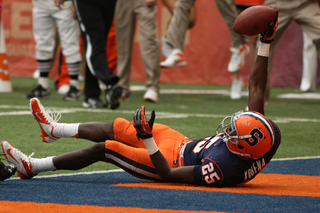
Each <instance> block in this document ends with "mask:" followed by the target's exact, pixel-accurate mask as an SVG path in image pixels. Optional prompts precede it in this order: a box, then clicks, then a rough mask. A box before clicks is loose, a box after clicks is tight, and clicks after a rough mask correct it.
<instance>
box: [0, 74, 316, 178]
mask: <svg viewBox="0 0 320 213" xmlns="http://www.w3.org/2000/svg"><path fill="white" fill-rule="evenodd" d="M11 82H12V86H13V92H12V93H0V97H1V98H0V115H1V123H0V130H1V134H0V137H1V141H3V140H7V141H9V142H10V143H11V144H12V145H14V146H15V147H17V148H19V149H20V150H21V151H23V152H24V153H26V154H31V153H32V152H35V155H34V157H38V158H41V157H46V156H53V155H59V154H62V153H65V152H68V151H72V150H77V149H81V148H84V147H87V146H90V145H92V142H90V141H85V140H81V139H69V138H63V139H60V140H58V141H56V142H54V143H51V144H46V143H43V142H42V138H41V137H40V128H39V126H38V124H37V122H36V121H35V120H34V119H33V117H32V116H30V111H29V100H28V99H25V98H24V95H25V93H27V92H29V91H30V90H31V89H32V88H34V87H35V86H36V84H37V82H36V80H34V79H31V78H12V79H11ZM51 85H52V88H51V93H52V95H51V97H50V98H49V99H42V100H41V101H42V104H43V105H44V107H45V108H47V109H51V110H52V111H62V118H61V119H60V122H65V123H71V122H88V121H104V122H111V121H113V120H114V119H115V118H116V117H124V118H126V119H129V120H131V119H132V116H133V113H134V112H135V110H136V109H137V108H140V107H141V105H145V106H146V110H147V114H148V115H149V113H150V111H151V110H152V109H154V110H155V111H156V115H157V117H156V122H158V123H162V124H166V125H169V126H170V127H172V128H174V129H176V130H178V131H180V132H181V133H183V134H184V135H186V136H188V137H189V138H194V139H198V138H202V137H205V136H210V135H213V134H215V129H216V127H217V125H218V124H219V123H220V122H221V120H222V119H223V118H224V117H225V116H228V115H231V114H232V113H234V112H236V111H239V110H244V109H245V108H246V106H247V97H242V99H240V100H230V97H229V96H227V95H215V94H176V93H172V94H167V93H162V94H160V96H159V102H158V103H149V102H145V101H143V99H142V97H143V94H144V92H145V91H134V92H133V93H132V95H131V97H130V100H129V101H124V102H122V103H121V106H120V108H119V109H117V110H114V111H112V110H108V109H102V110H101V109H99V110H89V109H85V108H83V107H82V100H83V96H82V99H81V101H78V102H66V101H63V100H62V96H61V95H58V94H56V93H55V92H54V88H53V83H52V84H51ZM132 85H134V86H143V85H144V84H143V83H132ZM161 89H162V90H169V89H176V90H227V91H229V90H230V87H229V86H213V85H181V84H161ZM293 92H294V89H293V88H273V89H272V91H271V98H270V100H269V103H268V105H267V106H266V109H265V114H266V116H267V117H268V118H270V119H272V120H274V121H275V122H276V123H277V124H278V126H279V127H280V130H281V132H282V143H281V145H280V147H279V149H278V152H277V153H276V155H275V158H293V157H305V156H320V141H319V138H320V110H319V109H320V100H308V99H281V98H277V95H279V94H286V93H293ZM316 92H318V93H320V91H319V90H317V91H316ZM102 94H103V93H102ZM101 98H102V99H104V98H103V97H101ZM111 168H116V167H114V166H112V165H109V164H106V163H96V164H94V165H91V166H89V167H87V168H85V169H83V170H81V171H95V170H107V169H111ZM65 172H66V171H63V173H65ZM55 173H62V172H61V171H57V172H55ZM43 174H52V172H51V173H43Z"/></svg>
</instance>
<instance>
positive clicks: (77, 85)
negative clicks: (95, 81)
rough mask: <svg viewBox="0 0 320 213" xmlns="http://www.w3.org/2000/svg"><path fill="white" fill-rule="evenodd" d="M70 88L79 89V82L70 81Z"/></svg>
mask: <svg viewBox="0 0 320 213" xmlns="http://www.w3.org/2000/svg"><path fill="white" fill-rule="evenodd" d="M70 86H74V87H75V88H77V89H79V87H80V86H79V81H78V80H73V79H70Z"/></svg>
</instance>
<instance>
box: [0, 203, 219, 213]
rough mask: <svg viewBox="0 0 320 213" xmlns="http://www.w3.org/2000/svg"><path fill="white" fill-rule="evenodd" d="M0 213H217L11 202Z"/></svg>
mask: <svg viewBox="0 0 320 213" xmlns="http://www.w3.org/2000/svg"><path fill="white" fill-rule="evenodd" d="M0 206H1V209H0V212H5V213H20V212H21V213H25V212H32V213H42V212H46V213H57V212H68V213H88V212H94V213H106V212H108V213H113V212H114V213H122V212H123V213H128V212H130V213H149V212H154V213H218V212H216V211H184V210H167V209H143V208H133V207H103V206H88V205H81V206H79V205H62V204H53V203H33V202H13V201H0Z"/></svg>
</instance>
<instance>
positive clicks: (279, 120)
mask: <svg viewBox="0 0 320 213" xmlns="http://www.w3.org/2000/svg"><path fill="white" fill-rule="evenodd" d="M1 108H2V109H29V106H10V105H0V109H1ZM47 109H51V111H52V112H53V113H55V112H60V113H75V112H104V113H112V114H114V113H123V114H132V115H133V114H134V111H131V110H117V111H116V112H115V111H114V110H109V109H91V108H90V109H87V108H67V109H66V108H60V107H47ZM6 115H31V112H30V111H11V112H0V116H6ZM226 116H229V115H216V114H194V113H170V112H157V119H161V118H188V117H204V118H225V117H226ZM271 119H272V120H273V121H274V122H275V123H289V122H312V123H320V119H307V118H279V117H278V118H271Z"/></svg>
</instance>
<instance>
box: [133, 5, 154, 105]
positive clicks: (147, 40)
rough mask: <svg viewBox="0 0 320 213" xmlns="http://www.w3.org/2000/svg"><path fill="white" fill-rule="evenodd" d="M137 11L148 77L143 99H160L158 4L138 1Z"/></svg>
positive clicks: (141, 49) (142, 53) (141, 45)
mask: <svg viewBox="0 0 320 213" xmlns="http://www.w3.org/2000/svg"><path fill="white" fill-rule="evenodd" d="M135 8H136V9H135V11H136V13H137V14H138V21H139V25H140V38H139V39H140V51H141V55H142V59H143V64H144V67H145V73H146V77H147V82H146V89H147V92H146V93H145V94H144V96H143V99H144V100H146V101H150V102H157V101H158V94H159V80H160V67H159V63H160V45H159V37H158V30H157V6H156V4H154V5H151V6H147V5H145V1H144V0H139V1H136V5H135Z"/></svg>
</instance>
